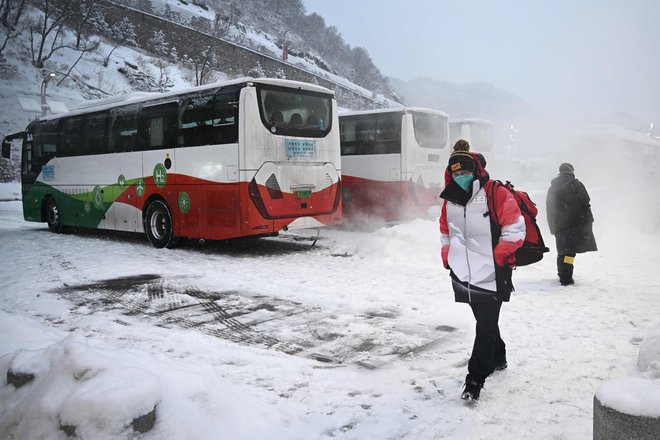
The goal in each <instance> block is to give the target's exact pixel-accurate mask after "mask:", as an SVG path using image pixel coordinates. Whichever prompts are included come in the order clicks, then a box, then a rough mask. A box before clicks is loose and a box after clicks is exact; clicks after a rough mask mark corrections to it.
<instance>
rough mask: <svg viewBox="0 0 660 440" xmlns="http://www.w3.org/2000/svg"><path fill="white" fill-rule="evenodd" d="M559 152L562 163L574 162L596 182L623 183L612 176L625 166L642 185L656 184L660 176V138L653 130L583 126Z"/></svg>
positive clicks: (580, 173) (584, 175)
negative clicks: (648, 131) (653, 133)
mask: <svg viewBox="0 0 660 440" xmlns="http://www.w3.org/2000/svg"><path fill="white" fill-rule="evenodd" d="M556 153H557V161H558V162H559V163H561V162H570V163H572V164H573V165H574V166H575V169H576V175H578V176H580V178H581V179H585V181H587V182H592V184H593V185H599V186H602V185H604V184H605V182H606V181H607V182H608V183H616V182H619V181H620V180H618V179H613V178H612V176H619V175H621V174H620V173H621V172H622V170H623V167H625V170H626V175H628V176H636V177H635V178H636V179H637V181H638V182H639V184H640V185H642V184H644V183H645V182H646V183H650V184H652V185H653V186H655V184H656V182H657V181H658V178H660V139H658V138H656V137H654V136H653V135H651V134H649V133H644V132H639V131H632V130H627V129H624V128H621V127H617V126H588V127H583V128H581V129H580V130H577V131H575V132H573V133H571V134H570V135H569V136H568V137H567V138H566V141H565V142H564V144H563V145H562V147H560V148H558V149H557V152H556ZM560 161H561V162H560ZM616 184H618V183H616Z"/></svg>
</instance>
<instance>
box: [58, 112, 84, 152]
mask: <svg viewBox="0 0 660 440" xmlns="http://www.w3.org/2000/svg"><path fill="white" fill-rule="evenodd" d="M81 133H82V117H80V116H74V117H70V118H65V119H62V121H61V122H60V131H59V142H58V144H59V148H58V151H59V153H60V156H78V155H80V154H83V153H82V150H83V148H82V137H81Z"/></svg>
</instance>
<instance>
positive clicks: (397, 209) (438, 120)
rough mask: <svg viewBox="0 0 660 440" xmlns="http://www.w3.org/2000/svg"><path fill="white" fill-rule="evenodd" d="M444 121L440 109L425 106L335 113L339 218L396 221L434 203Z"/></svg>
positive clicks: (445, 136)
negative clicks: (339, 165) (338, 146)
mask: <svg viewBox="0 0 660 440" xmlns="http://www.w3.org/2000/svg"><path fill="white" fill-rule="evenodd" d="M447 123H448V117H447V114H446V113H443V112H440V111H437V110H432V109H425V108H393V109H380V110H368V111H359V112H348V113H342V114H340V115H339V127H340V136H341V160H342V176H343V177H342V200H343V215H344V218H345V219H347V220H349V221H366V220H370V219H377V220H384V221H397V220H404V219H411V218H415V217H423V216H426V215H427V214H429V212H430V209H431V208H437V207H439V199H438V196H439V195H440V192H441V191H442V189H443V187H444V169H445V167H446V164H447V160H448V158H449V127H448V125H447ZM431 211H432V209H431Z"/></svg>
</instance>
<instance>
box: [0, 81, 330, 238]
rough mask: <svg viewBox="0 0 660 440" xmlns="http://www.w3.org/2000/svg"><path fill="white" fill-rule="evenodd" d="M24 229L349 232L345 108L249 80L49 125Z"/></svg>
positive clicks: (41, 135)
mask: <svg viewBox="0 0 660 440" xmlns="http://www.w3.org/2000/svg"><path fill="white" fill-rule="evenodd" d="M16 139H22V140H23V144H22V158H21V177H22V193H23V213H24V218H25V220H28V221H36V222H47V223H48V226H49V228H50V229H51V230H52V231H54V232H60V231H62V230H63V229H64V228H66V227H84V228H100V229H111V230H121V231H132V232H144V233H145V234H146V236H147V238H148V239H149V241H150V242H151V244H152V245H154V246H155V247H159V248H161V247H172V246H174V245H175V244H176V243H177V242H178V239H179V238H181V237H189V238H204V239H217V240H220V239H229V238H236V237H245V236H258V235H273V234H277V233H278V232H279V231H282V230H287V229H289V228H304V227H319V226H324V225H334V224H338V223H340V222H341V200H340V199H341V190H340V181H341V169H340V148H339V123H338V119H337V105H336V102H335V99H334V94H333V92H332V91H331V90H328V89H326V88H324V87H320V86H317V85H313V84H307V83H302V82H296V81H288V80H282V79H251V78H243V79H238V80H233V81H228V82H224V83H215V84H212V85H206V86H201V87H197V88H192V89H188V90H185V91H178V92H171V93H165V94H133V95H124V96H118V97H116V98H109V99H104V100H98V101H93V102H89V103H86V104H85V105H83V106H81V107H79V108H77V109H74V110H72V111H70V112H68V113H65V114H59V115H52V116H47V117H41V118H38V119H36V120H35V121H33V122H32V123H30V124H29V125H28V127H27V129H26V130H25V131H24V132H20V133H14V134H12V135H9V136H7V137H6V138H5V139H4V140H3V155H4V156H5V157H7V156H9V151H10V146H11V141H12V140H16Z"/></svg>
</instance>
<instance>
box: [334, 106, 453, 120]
mask: <svg viewBox="0 0 660 440" xmlns="http://www.w3.org/2000/svg"><path fill="white" fill-rule="evenodd" d="M376 113H430V114H434V115H438V116H444V117H447V118H448V117H449V115H447V113H445V112H442V111H440V110H435V109H432V108H425V107H392V108H379V109H376V110H359V111H349V112H343V113H339V117H342V116H355V115H368V114H376Z"/></svg>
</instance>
